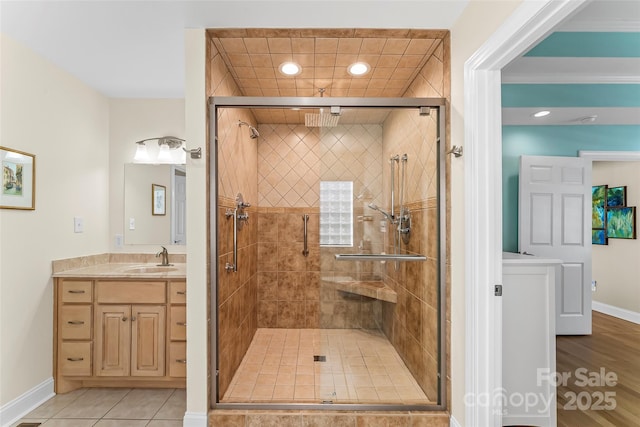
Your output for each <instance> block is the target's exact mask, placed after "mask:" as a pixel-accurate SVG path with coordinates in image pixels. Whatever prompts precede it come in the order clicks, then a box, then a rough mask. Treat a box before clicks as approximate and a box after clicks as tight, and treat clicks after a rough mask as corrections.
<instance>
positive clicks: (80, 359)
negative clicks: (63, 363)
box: [67, 357, 84, 362]
mask: <svg viewBox="0 0 640 427" xmlns="http://www.w3.org/2000/svg"><path fill="white" fill-rule="evenodd" d="M67 360H68V361H69V362H82V361H83V360H84V357H67Z"/></svg>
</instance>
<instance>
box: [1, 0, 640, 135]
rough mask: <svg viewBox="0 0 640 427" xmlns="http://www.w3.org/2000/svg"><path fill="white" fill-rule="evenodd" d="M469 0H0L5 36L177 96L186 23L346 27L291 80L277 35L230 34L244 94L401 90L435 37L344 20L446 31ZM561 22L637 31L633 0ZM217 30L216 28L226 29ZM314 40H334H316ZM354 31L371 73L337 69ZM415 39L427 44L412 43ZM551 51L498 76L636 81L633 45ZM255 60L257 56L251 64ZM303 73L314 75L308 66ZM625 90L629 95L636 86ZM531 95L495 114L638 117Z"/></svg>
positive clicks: (519, 119) (123, 86) (112, 91)
mask: <svg viewBox="0 0 640 427" xmlns="http://www.w3.org/2000/svg"><path fill="white" fill-rule="evenodd" d="M467 3H468V0H424V1H415V0H386V1H367V2H366V7H363V2H362V1H359V0H324V1H317V0H297V1H291V0H279V1H278V0H275V1H266V0H226V1H223V0H208V1H198V0H194V1H190V0H173V1H159V0H146V1H107V0H95V1H93V0H92V1H88V0H87V1H80V0H78V1H55V0H54V1H52V0H35V1H21V0H17V1H9V0H0V29H1V31H2V33H3V34H5V35H8V36H10V37H12V38H14V39H16V40H18V41H20V42H22V43H23V44H25V45H27V46H28V47H30V48H31V49H33V50H34V51H35V52H37V53H38V54H40V55H41V56H43V57H45V58H47V59H48V60H50V61H51V62H53V63H54V64H56V65H58V66H59V67H61V68H62V69H64V70H66V71H68V72H69V73H71V74H72V75H74V76H76V77H77V78H78V79H80V80H81V81H83V82H85V83H86V84H87V85H89V86H91V87H93V88H95V89H96V90H98V91H99V92H101V93H103V94H104V95H106V96H108V97H123V98H181V97H183V96H184V29H185V28H217V29H226V30H225V31H228V33H227V34H226V35H229V34H232V33H233V32H234V31H246V30H238V29H246V28H265V27H267V26H268V27H269V28H300V29H302V28H304V29H307V30H313V31H320V32H321V31H322V30H321V29H323V28H342V29H343V30H344V31H345V32H347V33H348V32H349V31H351V32H352V33H350V34H342V35H338V36H331V37H319V38H317V39H316V42H315V43H314V48H313V49H314V51H313V52H304V53H306V54H308V55H307V56H305V57H304V58H305V59H301V62H305V60H311V58H312V56H311V55H313V67H311V68H308V67H307V66H305V68H307V70H306V71H303V73H306V74H302V75H300V76H299V77H296V78H295V79H293V83H291V79H290V80H289V81H288V82H287V83H283V82H282V79H278V75H277V74H276V73H277V69H276V67H277V65H279V63H278V61H279V60H280V59H281V57H280V56H279V55H282V54H287V52H277V48H276V50H273V51H272V50H271V46H272V45H273V46H274V47H275V46H276V45H277V44H278V42H276V41H275V40H272V41H271V44H270V41H269V40H267V41H266V44H267V47H268V49H269V53H255V54H254V53H253V52H252V53H251V54H250V53H249V49H247V51H246V53H245V52H244V51H242V48H240V51H235V49H236V47H234V45H233V43H232V42H229V43H228V44H227V45H225V44H221V45H220V46H219V47H221V49H222V50H223V51H224V52H225V61H226V62H227V64H228V65H229V66H230V68H231V69H232V70H233V71H232V72H235V78H236V79H237V81H238V84H239V85H240V87H241V88H242V90H243V92H245V93H246V94H250V93H251V94H257V93H261V94H262V95H265V96H274V95H273V94H275V93H278V94H280V95H283V96H300V95H302V94H305V96H312V95H307V94H308V93H309V92H311V93H315V91H317V90H318V89H319V88H320V87H324V88H326V89H327V92H325V93H326V95H327V96H377V95H374V94H380V95H379V96H398V95H396V94H397V93H402V92H403V90H405V89H406V86H407V84H408V82H409V81H410V80H411V79H412V78H413V77H415V73H416V70H417V68H418V67H419V66H420V65H421V64H422V63H424V59H425V58H426V56H428V55H429V54H430V53H429V50H430V49H432V48H433V47H434V45H433V43H432V44H431V45H429V42H428V41H427V40H428V39H429V38H433V37H434V36H433V34H431V35H427V36H420V37H416V36H415V34H413V35H407V34H405V35H402V36H400V39H403V40H401V41H400V40H391V39H393V38H395V37H396V36H394V37H390V36H388V35H384V36H381V37H378V38H382V39H385V40H384V44H382V43H383V42H382V41H378V42H372V41H367V42H366V43H365V37H364V36H363V34H358V33H356V32H354V31H356V30H350V29H353V28H379V29H385V28H386V29H400V28H414V29H422V30H429V29H448V28H451V27H452V26H453V24H454V23H455V22H456V20H457V19H458V17H459V16H460V14H461V13H462V11H463V10H464V8H465V7H466V5H467ZM249 31H250V30H249ZM289 31H291V30H289ZM298 31H302V32H304V31H305V30H298ZM388 31H389V30H388ZM566 32H572V33H576V34H579V33H593V32H599V33H627V34H629V33H638V32H640V2H638V1H637V0H621V1H618V0H595V1H593V2H590V3H588V4H586V5H585V7H583V8H582V9H581V10H579V11H578V12H577V13H576V14H575V15H574V16H572V17H570V18H569V19H567V20H565V21H564V22H562V23H561V24H559V26H558V28H557V31H556V33H554V34H558V33H566ZM427 33H428V32H427ZM427 33H425V34H427ZM416 34H417V33H416ZM554 34H551V35H550V37H549V38H548V39H547V40H543V41H542V42H541V45H542V44H544V43H545V42H546V44H547V45H551V46H552V48H551V50H553V44H554V43H555V41H554ZM218 35H219V36H223V35H224V33H220V34H218ZM299 35H300V36H302V35H304V34H302V33H300V34H299ZM254 36H255V34H250V33H247V34H244V35H241V36H239V37H236V38H241V39H243V44H244V46H245V48H246V47H247V46H248V45H247V44H246V43H244V39H253V38H255V37H254ZM425 37H427V38H426V39H425ZM221 38H224V37H221ZM275 38H283V39H289V44H290V46H291V53H292V54H293V53H294V49H295V47H294V46H298V47H299V48H301V46H302V44H304V43H300V44H296V43H298V42H299V41H300V40H298V41H295V40H296V39H298V37H297V35H292V34H288V35H285V36H284V37H274V39H275ZM303 38H304V37H303ZM323 38H327V39H331V40H320V39H323ZM335 39H337V40H335ZM358 39H362V40H361V43H360V44H359V48H358V52H357V55H358V56H364V55H373V56H372V57H369V58H370V59H371V61H372V62H375V66H374V67H373V69H372V71H371V73H370V74H369V76H370V77H369V78H365V79H362V78H358V80H357V81H355V80H354V79H352V78H351V77H350V76H345V74H344V73H343V69H342V68H341V67H343V65H342V64H343V63H346V62H347V61H349V60H350V59H348V58H347V57H346V56H344V54H347V53H348V54H351V55H354V56H355V55H356V52H355V49H356V47H355V46H357V45H358ZM407 40H408V42H407ZM247 41H248V40H247ZM388 42H392V43H390V44H389V47H388V50H387V51H386V52H385V47H384V46H386V45H387V43H388ZM221 43H222V42H221ZM248 43H249V46H253V48H255V49H259V43H260V42H256V43H254V44H253V45H251V43H252V42H251V41H249V42H248ZM376 43H379V44H377V49H378V51H377V52H370V51H369V50H370V49H373V45H375V44H376ZM559 44H561V43H559ZM418 45H419V47H418ZM392 46H393V47H392ZM263 47H264V44H263ZM380 47H382V50H381V51H380ZM547 47H548V46H547ZM403 49H404V50H403ZM418 49H419V50H421V51H422V52H424V54H423V53H418ZM325 50H328V51H329V53H327V52H325ZM334 52H335V58H334V59H332V61H335V62H331V63H327V62H324V61H326V59H327V56H326V55H327V54H329V55H331V56H332V55H333V53H334ZM545 52H546V53H545ZM548 52H549V49H547V50H546V51H544V52H542V53H537V54H536V53H535V48H534V49H532V50H531V51H530V54H525V55H523V56H522V57H521V58H518V59H516V60H515V61H514V62H513V63H511V64H510V65H509V66H507V67H506V68H505V70H504V73H503V79H504V83H505V84H508V85H515V84H521V85H523V86H526V85H530V84H546V85H559V84H567V83H575V82H579V83H582V84H597V85H603V84H611V85H614V84H615V85H633V86H636V85H638V84H640V58H638V55H636V56H627V57H611V55H608V56H606V57H598V56H593V55H591V56H590V55H589V54H588V53H582V54H581V55H582V56H580V57H576V56H573V57H566V56H561V55H562V54H558V53H555V54H549V53H548ZM300 53H302V52H300ZM257 55H267V56H257ZM394 55H395V56H394ZM419 57H420V58H419ZM261 60H264V61H265V62H263V63H260V62H259V61H261ZM396 60H397V63H395V64H394V62H395V61H396ZM276 63H277V64H276ZM263 65H266V66H263ZM301 65H304V64H301ZM372 65H373V64H372ZM311 72H313V77H311V76H310V75H309V74H308V73H311ZM242 73H246V74H242ZM260 73H266V74H260ZM254 76H255V78H254ZM272 76H275V78H272ZM274 80H275V82H274ZM279 80H280V81H279ZM514 87H515V86H514ZM631 92H632V93H635V92H633V90H632V91H631ZM294 93H295V95H294ZM345 93H346V95H344V94H345ZM556 98H557V96H556ZM538 104H539V105H527V104H526V103H525V104H522V103H521V104H511V105H507V106H506V108H504V110H503V111H504V115H503V121H504V123H505V124H575V121H576V119H580V118H584V117H587V116H589V115H597V116H598V119H597V121H596V122H592V123H590V124H640V103H638V104H634V105H625V106H618V105H606V106H601V105H600V106H594V105H579V104H576V105H564V106H561V107H559V106H550V107H549V108H550V109H551V110H553V114H552V115H551V116H548V118H546V119H545V120H544V121H540V120H538V121H533V120H532V118H531V114H530V111H533V110H534V109H540V108H539V107H545V105H543V104H545V102H544V101H541V102H540V103H538ZM583 104H584V103H583ZM596 104H597V103H596ZM595 108H598V109H599V110H596V109H595ZM616 108H617V109H618V110H616ZM620 108H623V109H624V110H620ZM560 109H562V111H560ZM572 110H573V111H572Z"/></svg>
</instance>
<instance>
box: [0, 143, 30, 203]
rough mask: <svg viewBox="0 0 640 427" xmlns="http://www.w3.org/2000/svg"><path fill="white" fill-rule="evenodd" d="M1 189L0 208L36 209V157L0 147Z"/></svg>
mask: <svg viewBox="0 0 640 427" xmlns="http://www.w3.org/2000/svg"><path fill="white" fill-rule="evenodd" d="M0 162H2V189H1V190H0V208H2V209H26V210H34V209H35V208H36V156H35V155H33V154H29V153H25V152H23V151H18V150H14V149H13V148H7V147H0Z"/></svg>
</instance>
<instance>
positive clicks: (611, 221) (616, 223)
mask: <svg viewBox="0 0 640 427" xmlns="http://www.w3.org/2000/svg"><path fill="white" fill-rule="evenodd" d="M607 237H609V238H611V239H635V238H636V208H635V206H626V207H621V208H609V209H607Z"/></svg>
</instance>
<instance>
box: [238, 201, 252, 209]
mask: <svg viewBox="0 0 640 427" xmlns="http://www.w3.org/2000/svg"><path fill="white" fill-rule="evenodd" d="M238 207H239V208H250V207H251V203H249V202H240V203H238Z"/></svg>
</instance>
